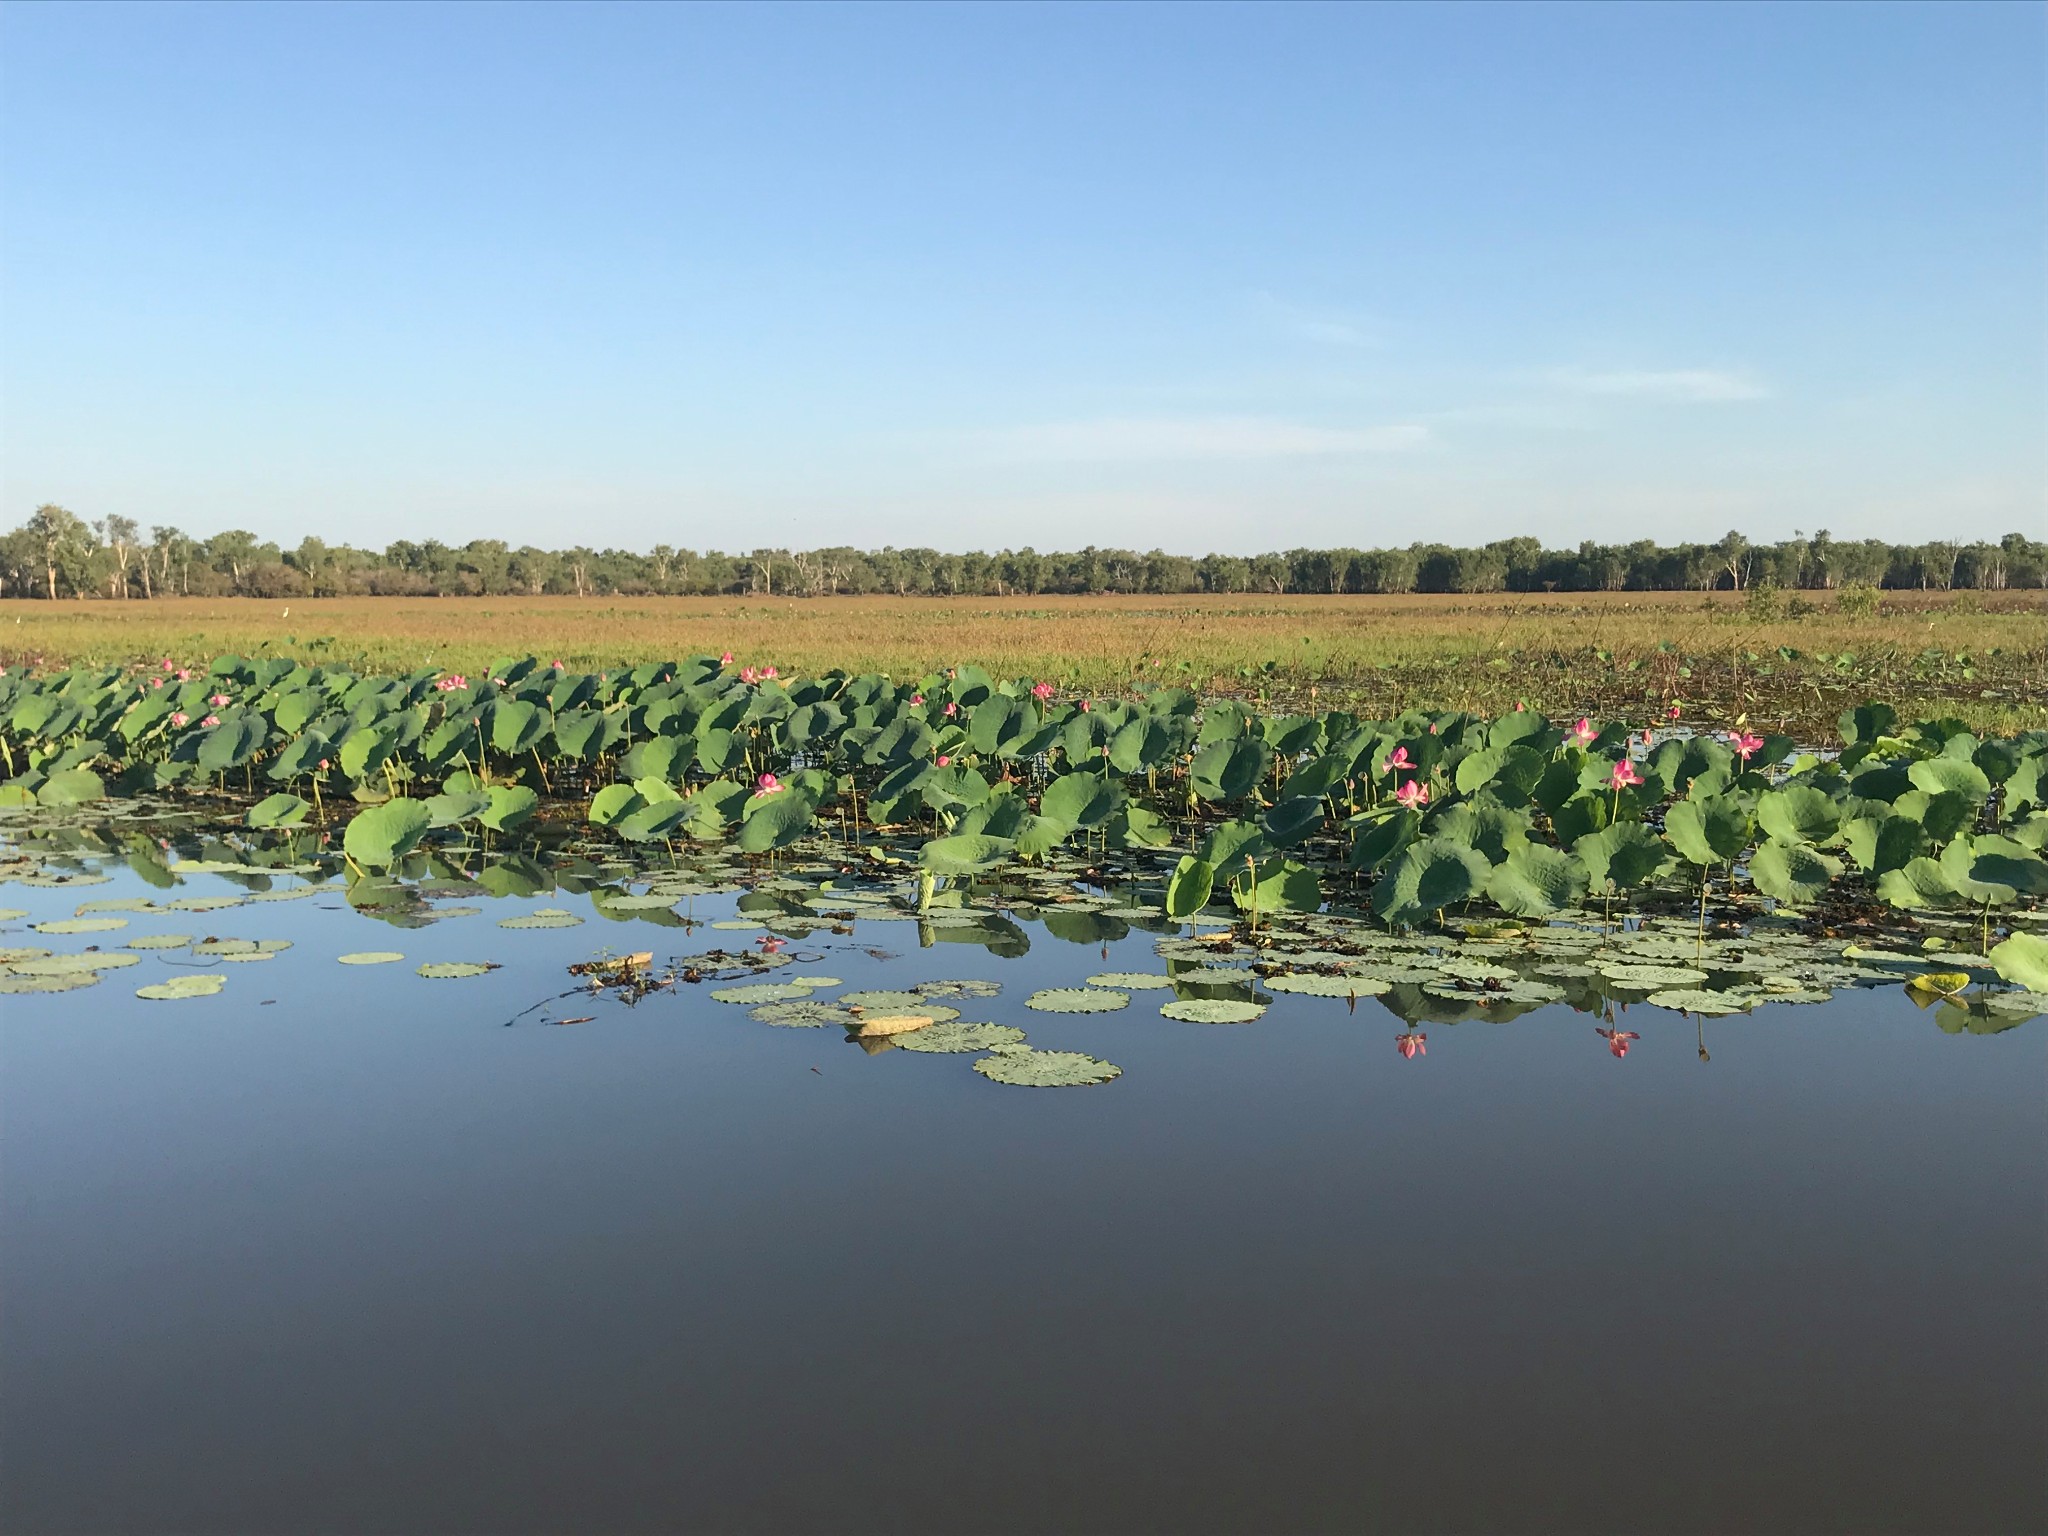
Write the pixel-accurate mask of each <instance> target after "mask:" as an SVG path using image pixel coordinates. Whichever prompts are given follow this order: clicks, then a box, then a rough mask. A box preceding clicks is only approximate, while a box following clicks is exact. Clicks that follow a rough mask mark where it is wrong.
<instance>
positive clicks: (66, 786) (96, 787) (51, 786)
mask: <svg viewBox="0 0 2048 1536" xmlns="http://www.w3.org/2000/svg"><path fill="white" fill-rule="evenodd" d="M106 797H107V786H106V784H105V783H104V782H103V781H102V780H101V779H100V776H99V775H98V774H96V773H94V772H93V771H92V770H91V769H90V768H66V769H65V770H64V771H63V772H61V773H53V774H51V775H50V776H49V777H48V778H47V779H45V780H43V782H42V783H41V784H40V785H38V786H37V788H36V804H38V805H83V804H85V803H87V802H88V801H92V800H104V799H106Z"/></svg>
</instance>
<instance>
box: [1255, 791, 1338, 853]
mask: <svg viewBox="0 0 2048 1536" xmlns="http://www.w3.org/2000/svg"><path fill="white" fill-rule="evenodd" d="M1260 827H1261V829H1262V830H1263V831H1264V832H1265V834H1266V843H1267V846H1269V847H1272V848H1292V847H1293V846H1294V845H1295V844H1297V843H1305V842H1307V841H1308V840H1309V839H1310V838H1311V837H1313V836H1315V834H1316V833H1318V832H1320V831H1322V829H1323V802H1322V801H1320V800H1310V799H1306V798H1298V799H1290V800H1282V801H1281V802H1280V803H1279V804H1278V805H1276V806H1274V807H1273V808H1272V809H1271V810H1269V811H1268V812H1266V814H1265V816H1264V818H1263V819H1262V820H1261V821H1260Z"/></svg>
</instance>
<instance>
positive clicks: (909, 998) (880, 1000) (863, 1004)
mask: <svg viewBox="0 0 2048 1536" xmlns="http://www.w3.org/2000/svg"><path fill="white" fill-rule="evenodd" d="M839 1001H840V1002H841V1003H843V1004H845V1005H846V1006H847V1007H848V1008H873V1009H878V1010H880V1011H881V1012H883V1013H887V1012H890V1011H892V1010H894V1011H898V1012H901V1011H903V1010H906V1009H911V1008H915V1007H916V1006H917V1005H918V1004H919V1003H922V1002H923V1001H924V995H923V994H922V993H920V992H892V991H887V990H878V991H868V992H842V993H841V994H840V995H839Z"/></svg>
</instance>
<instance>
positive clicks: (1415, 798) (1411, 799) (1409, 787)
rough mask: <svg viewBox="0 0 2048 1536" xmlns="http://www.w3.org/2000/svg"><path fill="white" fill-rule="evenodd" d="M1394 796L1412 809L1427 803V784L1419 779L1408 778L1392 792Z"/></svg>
mask: <svg viewBox="0 0 2048 1536" xmlns="http://www.w3.org/2000/svg"><path fill="white" fill-rule="evenodd" d="M1394 798H1395V799H1396V800H1398V801H1399V802H1400V803H1401V804H1402V805H1404V806H1406V807H1407V808H1408V809H1409V810H1411V811H1412V810H1414V809H1415V808H1416V807H1417V806H1418V805H1427V804H1429V786H1428V785H1426V784H1424V783H1423V782H1422V780H1420V779H1410V780H1409V781H1408V782H1407V783H1406V784H1403V785H1402V786H1401V787H1400V788H1399V789H1398V790H1396V791H1395V792H1394Z"/></svg>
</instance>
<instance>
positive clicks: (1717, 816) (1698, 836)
mask: <svg viewBox="0 0 2048 1536" xmlns="http://www.w3.org/2000/svg"><path fill="white" fill-rule="evenodd" d="M1749 831H1750V823H1749V813H1748V812H1747V811H1745V810H1744V809H1743V808H1742V806H1741V805H1740V804H1739V803H1738V802H1736V801H1735V800H1734V799H1732V798H1730V797H1728V796H1719V797H1716V798H1714V799H1710V800H1689V799H1688V800H1678V801H1674V802H1673V803H1672V805H1671V807H1670V809H1669V810H1667V811H1666V812H1665V813H1664V835H1665V837H1666V838H1668V839H1669V840H1670V842H1671V846H1672V847H1673V848H1675V849H1677V850H1678V853H1679V856H1680V857H1681V858H1683V859H1684V860H1686V862H1687V863H1690V864H1697V865H1699V866H1700V867H1701V868H1703V869H1704V868H1710V867H1712V866H1713V865H1716V864H1727V863H1730V862H1732V861H1733V860H1734V858H1735V857H1736V855H1738V854H1740V853H1741V852H1742V850H1743V849H1744V848H1747V847H1748V846H1749Z"/></svg>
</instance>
